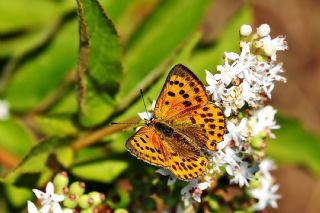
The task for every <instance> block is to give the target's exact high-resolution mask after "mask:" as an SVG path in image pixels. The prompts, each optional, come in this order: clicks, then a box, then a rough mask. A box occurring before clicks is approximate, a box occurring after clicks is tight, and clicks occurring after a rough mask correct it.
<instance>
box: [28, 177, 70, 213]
mask: <svg viewBox="0 0 320 213" xmlns="http://www.w3.org/2000/svg"><path fill="white" fill-rule="evenodd" d="M32 191H33V192H34V194H35V195H36V197H37V198H38V199H39V200H40V201H41V209H40V211H39V212H40V213H48V212H51V211H52V212H53V213H61V212H62V209H61V207H60V204H59V202H61V201H63V200H64V196H63V195H58V194H54V186H53V184H52V182H49V183H48V184H47V186H46V192H45V193H44V192H42V191H40V190H38V189H33V190H32ZM37 211H38V210H37V208H36V207H35V205H34V204H33V203H32V202H30V201H29V202H28V212H29V213H34V212H37Z"/></svg>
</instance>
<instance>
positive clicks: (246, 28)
mask: <svg viewBox="0 0 320 213" xmlns="http://www.w3.org/2000/svg"><path fill="white" fill-rule="evenodd" d="M251 33H252V27H251V26H250V25H248V24H243V25H241V27H240V36H243V37H246V36H249V35H250V34H251Z"/></svg>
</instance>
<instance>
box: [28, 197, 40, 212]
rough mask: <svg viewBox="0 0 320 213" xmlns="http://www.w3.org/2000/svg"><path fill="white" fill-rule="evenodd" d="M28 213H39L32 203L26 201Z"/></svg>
mask: <svg viewBox="0 0 320 213" xmlns="http://www.w3.org/2000/svg"><path fill="white" fill-rule="evenodd" d="M28 212H29V213H39V211H38V209H37V207H36V206H35V205H34V203H32V202H31V201H29V200H28Z"/></svg>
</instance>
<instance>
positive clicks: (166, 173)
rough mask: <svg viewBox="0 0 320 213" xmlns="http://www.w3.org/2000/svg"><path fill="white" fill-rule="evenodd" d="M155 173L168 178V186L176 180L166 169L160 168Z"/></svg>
mask: <svg viewBox="0 0 320 213" xmlns="http://www.w3.org/2000/svg"><path fill="white" fill-rule="evenodd" d="M156 172H157V173H159V174H161V175H163V176H169V178H168V185H172V184H174V183H175V182H176V180H177V177H176V176H175V175H174V174H173V173H172V172H171V171H170V170H168V169H163V168H160V169H157V170H156Z"/></svg>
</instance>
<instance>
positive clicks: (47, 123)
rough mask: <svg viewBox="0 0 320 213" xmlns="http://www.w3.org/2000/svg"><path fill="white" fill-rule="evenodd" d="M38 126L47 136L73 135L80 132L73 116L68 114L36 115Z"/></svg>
mask: <svg viewBox="0 0 320 213" xmlns="http://www.w3.org/2000/svg"><path fill="white" fill-rule="evenodd" d="M33 121H34V124H35V126H36V128H37V129H38V130H39V131H40V132H42V133H43V134H45V135H46V136H72V135H76V134H77V133H78V129H77V128H76V127H75V126H74V123H73V122H72V118H71V117H66V116H48V117H44V116H35V117H34V118H33Z"/></svg>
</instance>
